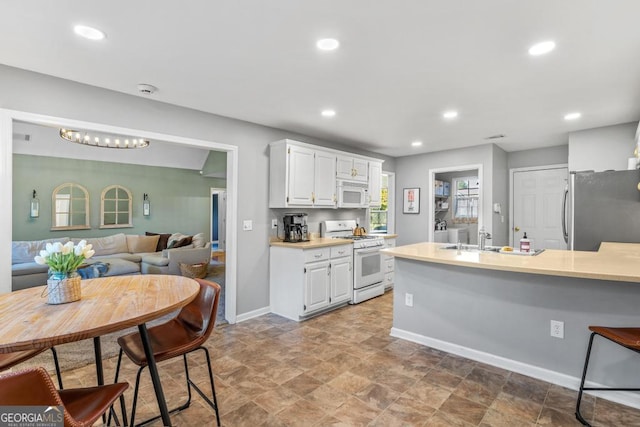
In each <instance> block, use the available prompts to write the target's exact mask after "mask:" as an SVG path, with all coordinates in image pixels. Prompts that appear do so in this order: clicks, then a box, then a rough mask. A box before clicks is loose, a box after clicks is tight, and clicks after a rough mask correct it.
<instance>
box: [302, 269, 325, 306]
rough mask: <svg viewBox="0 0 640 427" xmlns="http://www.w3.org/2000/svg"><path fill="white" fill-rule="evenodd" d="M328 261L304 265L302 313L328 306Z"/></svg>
mask: <svg viewBox="0 0 640 427" xmlns="http://www.w3.org/2000/svg"><path fill="white" fill-rule="evenodd" d="M330 274H331V269H330V268H329V261H322V262H316V263H313V264H306V265H305V273H304V312H305V313H308V312H310V311H315V310H319V309H321V308H324V307H327V306H328V305H329V285H330V283H329V278H330Z"/></svg>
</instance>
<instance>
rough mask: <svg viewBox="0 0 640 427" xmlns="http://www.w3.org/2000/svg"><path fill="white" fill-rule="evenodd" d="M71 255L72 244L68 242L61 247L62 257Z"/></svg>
mask: <svg viewBox="0 0 640 427" xmlns="http://www.w3.org/2000/svg"><path fill="white" fill-rule="evenodd" d="M70 253H73V242H72V241H71V240H69V241H68V242H67V243H65V244H64V246H62V255H67V254H70Z"/></svg>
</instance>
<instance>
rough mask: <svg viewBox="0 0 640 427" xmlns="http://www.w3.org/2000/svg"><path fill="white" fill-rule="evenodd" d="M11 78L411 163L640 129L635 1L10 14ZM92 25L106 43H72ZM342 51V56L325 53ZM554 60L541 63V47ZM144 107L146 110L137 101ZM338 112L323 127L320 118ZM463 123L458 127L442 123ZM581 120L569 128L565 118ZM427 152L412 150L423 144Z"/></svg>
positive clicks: (291, 1) (227, 2)
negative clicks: (125, 98) (327, 46)
mask: <svg viewBox="0 0 640 427" xmlns="http://www.w3.org/2000/svg"><path fill="white" fill-rule="evenodd" d="M0 9H1V11H2V15H3V17H4V18H5V19H3V24H2V25H1V26H0V63H4V64H7V65H10V66H15V67H19V68H24V69H28V70H33V71H37V72H40V73H45V74H50V75H53V76H58V77H62V78H65V79H70V80H74V81H78V82H82V83H87V84H91V85H95V86H100V87H104V88H108V89H112V90H116V91H120V92H124V93H130V94H136V93H137V90H136V85H137V84H138V83H149V84H153V85H155V86H157V87H159V88H160V90H159V92H157V93H156V94H154V95H152V97H153V99H157V100H159V101H163V102H168V103H172V104H177V105H182V106H186V107H190V108H195V109H198V110H202V111H207V112H210V113H214V114H219V115H223V116H228V117H234V118H238V119H242V120H247V121H251V122H255V123H260V124H264V125H268V126H273V127H277V128H283V129H287V130H291V131H294V132H299V133H303V134H307V135H311V136H315V137H319V138H324V139H329V140H334V141H336V142H341V143H344V144H350V145H355V146H358V147H361V148H362V149H367V150H371V151H376V152H379V153H383V154H387V155H391V156H402V155H409V154H412V153H419V152H428V151H437V150H443V149H449V148H456V147H465V146H470V145H478V144H484V143H487V142H488V141H487V140H485V138H486V137H488V136H491V135H495V134H505V135H506V136H507V137H506V138H504V139H502V140H499V141H495V142H497V143H498V145H500V146H501V147H502V148H504V149H505V150H507V151H516V150H522V149H529V148H535V147H543V146H552V145H560V144H566V143H567V133H568V132H570V131H575V130H580V129H587V128H593V127H599V126H606V125H611V124H617V123H625V122H631V121H637V120H638V119H640V20H639V18H640V1H638V0H561V1H558V0H518V1H515V0H482V1H477V0H476V1H472V0H448V1H442V0H438V1H436V0H398V1H391V0H380V1H371V0H347V1H345V0H324V1H301V0H268V1H265V0H224V1H211V0H189V1H183V2H180V1H168V0H138V1H130V0H110V1H101V2H97V1H91V2H89V1H81V0H58V1H49V0H32V1H19V0H10V1H8V0H7V1H3V2H2V6H1V7H0ZM78 23H83V24H87V25H91V26H95V27H97V28H99V29H101V30H103V31H104V32H106V33H107V38H106V39H105V40H103V41H101V42H90V41H88V40H84V39H80V38H78V37H77V36H75V35H74V33H73V31H72V27H73V25H75V24H78ZM323 37H335V38H338V39H339V40H340V42H341V46H340V48H339V49H338V50H337V51H334V52H321V51H318V50H317V49H316V48H315V42H316V40H317V39H318V38H323ZM547 39H553V40H555V42H556V43H557V48H556V50H555V51H553V52H551V53H550V54H548V55H545V56H541V57H532V56H529V55H528V53H527V50H528V48H529V47H530V46H531V45H532V44H533V43H535V42H539V41H543V40H547ZM140 96H142V95H140ZM328 107H330V108H333V109H335V110H336V111H337V115H336V117H333V118H330V119H328V118H324V117H322V116H321V115H320V111H321V110H322V109H324V108H328ZM446 109H456V110H458V111H459V112H460V116H459V117H458V118H457V119H455V120H453V121H448V122H447V121H445V120H443V119H442V116H441V114H442V112H443V111H444V110H446ZM573 111H580V112H582V114H583V116H582V118H581V119H580V120H578V121H574V122H565V121H564V120H563V116H564V115H565V114H566V113H568V112H573ZM414 140H422V141H423V142H424V145H423V146H422V147H420V148H412V147H411V146H410V143H411V141H414Z"/></svg>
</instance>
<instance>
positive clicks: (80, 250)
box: [74, 240, 91, 258]
mask: <svg viewBox="0 0 640 427" xmlns="http://www.w3.org/2000/svg"><path fill="white" fill-rule="evenodd" d="M85 246H87V241H86V240H80V242H79V243H78V246H76V249H75V251H74V253H75V254H76V255H78V256H79V255H82V254H83V253H84V250H85ZM89 246H91V245H89ZM85 258H86V257H85Z"/></svg>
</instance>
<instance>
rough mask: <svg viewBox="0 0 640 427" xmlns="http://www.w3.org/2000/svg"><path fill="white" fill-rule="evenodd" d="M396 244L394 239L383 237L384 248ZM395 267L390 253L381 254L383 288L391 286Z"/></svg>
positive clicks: (393, 258) (387, 288) (392, 246)
mask: <svg viewBox="0 0 640 427" xmlns="http://www.w3.org/2000/svg"><path fill="white" fill-rule="evenodd" d="M395 246H396V239H395V238H390V239H384V247H385V248H394V247H395ZM395 267H396V261H395V257H392V256H390V255H383V256H382V273H383V274H384V280H383V282H384V290H385V291H387V290H389V289H391V288H393V280H394V279H393V276H394V270H395Z"/></svg>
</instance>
